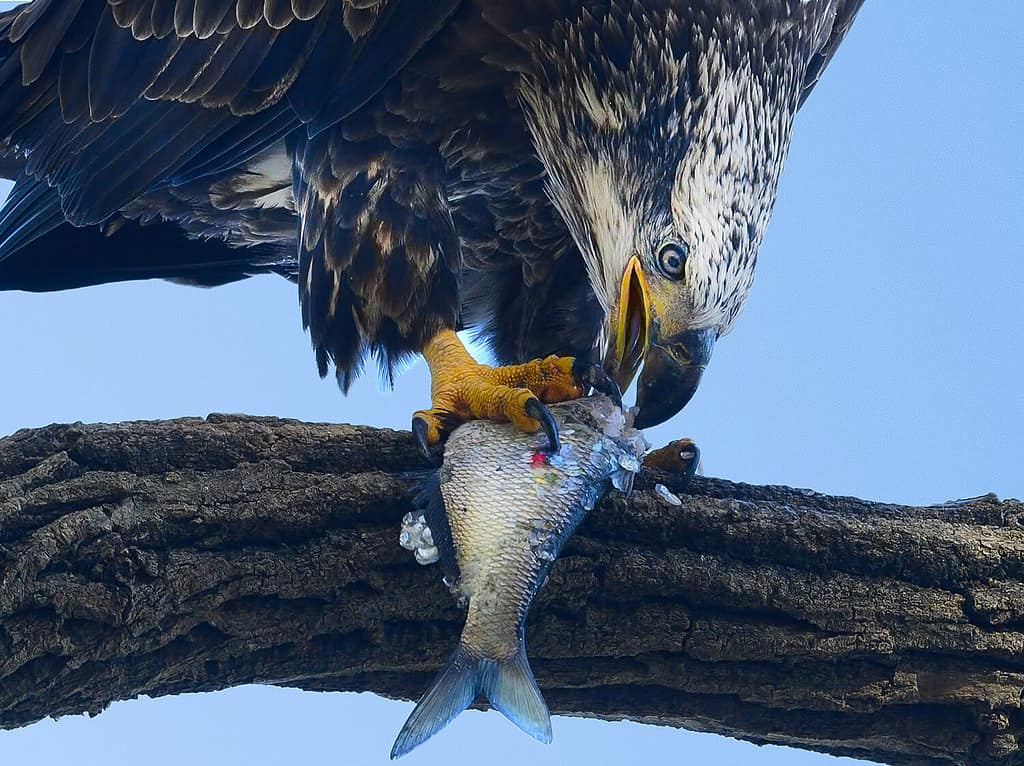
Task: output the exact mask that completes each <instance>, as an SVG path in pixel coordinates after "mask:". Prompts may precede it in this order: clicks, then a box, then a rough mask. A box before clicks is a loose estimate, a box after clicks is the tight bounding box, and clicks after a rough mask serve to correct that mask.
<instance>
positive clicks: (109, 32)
mask: <svg viewBox="0 0 1024 766" xmlns="http://www.w3.org/2000/svg"><path fill="white" fill-rule="evenodd" d="M456 5H457V0H440V1H439V2H427V1H426V0H33V2H31V3H29V4H27V5H24V6H19V7H18V8H16V9H14V10H13V11H10V12H8V13H7V14H4V15H3V16H0V151H4V150H10V149H12V148H14V149H17V150H19V151H27V152H31V154H32V155H33V156H32V159H31V161H30V162H29V163H28V165H27V166H26V170H27V172H28V173H29V175H30V176H31V177H33V178H35V179H38V180H40V181H44V182H45V183H47V184H48V185H50V186H52V187H54V188H55V189H56V193H57V194H59V197H60V207H61V209H62V211H63V214H64V216H65V217H66V218H67V219H68V220H70V221H71V222H72V223H75V224H79V225H84V224H92V223H97V222H99V221H101V220H103V219H104V218H106V217H107V216H109V215H110V214H112V213H113V212H114V211H116V210H118V209H119V208H120V207H122V206H124V205H125V204H127V203H129V202H130V201H131V200H133V199H134V198H136V197H138V196H139V195H141V194H143V193H145V192H146V191H148V190H149V189H152V188H154V187H156V186H159V185H160V184H162V183H167V182H168V181H170V180H171V179H178V178H181V177H188V176H189V175H190V173H194V172H195V171H196V170H197V169H198V168H206V163H208V162H209V161H210V159H211V157H212V156H214V155H215V156H216V158H217V162H218V166H217V167H218V168H224V167H230V166H231V165H232V163H234V164H238V163H240V162H243V161H245V160H246V159H248V158H249V157H251V156H253V155H254V154H255V153H257V152H259V151H261V150H262V149H264V148H266V146H269V145H271V144H273V143H274V142H276V141H277V140H279V139H280V137H281V136H282V135H284V133H286V132H288V131H289V130H291V129H294V128H295V127H298V126H299V125H300V124H301V122H302V121H307V122H308V121H311V120H314V119H315V120H316V121H317V124H318V125H319V126H320V127H321V128H322V127H324V126H328V125H330V124H333V123H334V122H336V121H337V120H338V119H340V118H341V117H343V116H344V115H345V114H346V113H347V111H350V110H351V109H353V108H355V107H358V106H359V105H360V104H361V103H362V102H364V101H365V100H366V98H369V97H372V95H374V94H375V93H377V92H378V91H379V90H380V89H381V88H382V87H383V86H384V84H385V83H386V81H387V80H388V79H389V78H390V77H391V76H392V75H393V73H394V72H395V71H397V69H398V68H400V67H401V66H402V65H403V64H404V62H405V61H408V59H409V58H411V56H412V55H413V54H414V53H415V52H416V51H417V50H418V49H419V48H420V47H422V45H423V44H424V43H425V42H426V41H427V40H428V39H430V37H431V36H432V35H433V33H434V32H435V31H436V30H437V29H438V28H439V27H440V26H441V24H442V23H443V22H444V20H445V19H446V18H447V16H448V15H449V14H450V13H451V12H452V10H453V9H454V7H455V6H456ZM261 131H265V132H266V135H264V136H262V138H256V137H259V136H260V133H261ZM140 135H144V137H145V140H144V142H140V141H139V137H140ZM133 143H134V144H135V145H136V149H137V151H135V152H133V153H128V152H125V151H124V149H125V146H126V145H131V144H133ZM39 147H47V149H48V151H46V152H44V153H42V154H37V152H36V149H37V148H39ZM58 147H59V148H58ZM115 166H116V169H114V167H115ZM23 217H24V216H22V217H21V218H19V219H18V220H19V221H21V219H22V218H23ZM7 233H8V232H6V231H5V230H4V228H3V227H2V226H0V241H2V240H3V239H4V236H5V234H7ZM0 257H2V256H0Z"/></svg>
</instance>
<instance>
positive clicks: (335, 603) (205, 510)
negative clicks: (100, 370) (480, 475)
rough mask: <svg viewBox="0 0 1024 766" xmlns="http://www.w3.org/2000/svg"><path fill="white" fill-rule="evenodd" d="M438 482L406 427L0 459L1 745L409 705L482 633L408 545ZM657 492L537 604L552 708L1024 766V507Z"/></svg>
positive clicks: (271, 423)
mask: <svg viewBox="0 0 1024 766" xmlns="http://www.w3.org/2000/svg"><path fill="white" fill-rule="evenodd" d="M425 467H426V466H425V465H424V464H423V463H422V461H421V459H420V458H419V457H418V455H417V453H416V451H415V449H414V448H413V446H412V443H411V439H410V438H409V436H408V434H405V433H397V432H392V431H381V430H376V429H371V428H358V427H353V426H344V425H335V426H332V425H311V424H306V423H299V422H292V421H283V420H274V419H261V418H244V417H224V416H214V417H211V418H209V419H208V420H199V419H188V420H178V421H171V422H159V423H126V424H122V425H92V426H83V425H80V424H79V425H71V426H51V427H48V428H43V429H39V430H32V431H21V432H19V433H17V434H15V435H14V436H11V437H9V438H6V439H3V440H0V727H3V728H13V727H18V726H24V725H27V724H30V723H32V722H34V721H38V720H39V719H41V718H43V717H46V716H56V715H66V714H71V713H81V712H89V713H98V712H100V711H101V710H102V709H103V708H104V707H105V706H106V705H108V704H109V703H110V702H111V701H113V700H119V699H128V698H132V697H135V696H137V695H140V694H148V695H151V696H159V695H163V694H175V693H180V692H185V691H204V690H212V689H221V688H224V687H228V686H234V685H237V684H243V683H250V682H262V683H273V684H278V685H281V686H296V687H301V688H304V689H322V690H359V691H373V692H376V693H378V694H383V695H387V696H390V697H400V698H413V697H416V696H418V695H419V694H420V693H421V692H422V691H423V690H424V689H425V688H426V685H427V683H428V682H429V680H430V679H431V678H432V676H433V674H434V673H435V672H436V670H437V669H438V667H439V666H440V665H441V664H442V662H443V661H444V660H445V659H446V657H447V655H448V654H449V652H450V651H451V650H452V649H453V648H454V646H455V642H456V637H457V634H458V632H459V630H460V628H461V625H462V614H461V613H460V612H459V611H458V610H457V609H456V608H455V606H454V604H453V602H452V599H451V598H450V597H449V595H448V594H447V592H446V590H445V589H444V587H443V586H442V584H441V582H440V573H439V572H438V570H437V569H436V568H435V567H428V568H423V567H420V566H418V565H417V564H415V563H414V562H413V560H412V557H411V556H410V555H409V554H408V552H406V551H404V550H402V549H401V548H399V546H398V544H397V534H398V527H399V519H400V518H401V516H402V515H403V514H404V513H405V512H406V511H407V510H408V508H409V497H410V494H411V492H412V490H413V486H414V484H415V481H414V478H413V477H412V476H411V475H410V472H414V471H416V470H421V469H423V468H425ZM655 482H663V483H664V484H666V485H667V486H668V487H669V488H670V489H676V490H678V489H679V483H678V482H679V480H678V479H677V478H674V477H673V476H671V475H669V474H658V473H655V472H652V471H649V470H648V471H645V472H644V473H643V474H642V475H641V476H640V477H639V479H638V483H637V491H636V492H634V494H633V495H632V496H631V497H630V498H629V499H628V500H626V499H624V498H622V497H621V496H609V497H608V498H606V499H605V500H604V502H603V503H602V504H601V505H600V506H599V507H598V508H597V509H596V510H595V511H594V512H593V514H592V515H591V516H590V518H589V519H588V520H587V521H586V522H585V524H584V525H583V526H582V527H581V529H580V531H579V533H578V534H577V536H576V537H575V538H574V539H573V541H572V542H571V543H570V545H569V547H568V549H567V550H566V552H565V553H564V554H563V557H562V558H561V559H560V560H559V561H558V562H557V564H556V566H555V568H554V570H553V572H552V575H551V581H550V584H549V585H548V586H547V587H546V588H545V589H544V590H543V591H542V592H541V594H540V596H539V598H538V602H537V605H536V607H535V609H534V612H533V614H532V615H531V618H530V621H529V626H528V630H527V645H528V647H529V651H530V657H531V660H532V661H533V666H534V668H535V670H536V672H537V677H538V679H539V681H540V684H541V687H542V688H543V689H544V692H545V695H546V697H547V699H548V702H549V703H550V705H551V707H552V709H553V710H554V711H556V712H561V713H565V714H569V715H585V716H592V717H598V718H607V719H619V718H629V719H632V720H637V721H644V722H647V723H656V724H666V725H672V726H684V727H686V728H690V729H698V730H702V731H714V732H719V733H723V734H728V735H730V736H735V737H742V738H744V739H748V740H751V741H753V742H760V743H763V742H772V743H778V744H788V745H794V746H797V747H804V748H810V749H814V750H821V751H825V752H830V753H835V754H845V755H852V756H854V757H861V758H870V759H873V760H877V761H884V762H888V763H893V764H926V763H927V764H936V763H950V764H976V765H979V766H989V765H992V764H1024V755H1022V752H1024V751H1022V750H1021V737H1022V735H1024V714H1022V711H1021V698H1022V693H1024V526H1022V524H1024V504H1021V503H1020V502H1017V501H1002V502H1000V501H999V500H998V499H996V498H995V497H994V496H986V497H983V498H977V499H975V500H970V501H964V502H959V503H954V504H945V505H940V506H932V507H927V508H907V507H900V506H892V505H881V504H876V503H867V502H863V501H860V500H855V499H851V498H839V497H828V496H824V495H820V494H816V493H813V492H809V491H804V490H793V489H788V488H785V487H755V486H747V485H741V484H732V483H730V482H726V481H721V480H716V479H702V478H697V479H695V480H694V482H693V485H692V486H691V487H690V490H689V494H688V495H685V496H684V497H683V505H682V506H681V507H676V506H672V505H670V504H668V503H667V502H665V501H664V500H663V499H661V498H660V497H659V495H658V494H657V493H655V492H654V491H653V489H652V488H653V486H654V483H655ZM385 745H386V743H382V747H384V746H385Z"/></svg>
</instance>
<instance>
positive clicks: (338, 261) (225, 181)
mask: <svg viewBox="0 0 1024 766" xmlns="http://www.w3.org/2000/svg"><path fill="white" fill-rule="evenodd" d="M862 2H863V0H588V1H584V0H517V1H516V2H509V1H508V0H32V1H31V2H29V3H27V4H25V5H21V6H18V7H16V8H14V9H13V10H11V11H8V12H6V13H4V14H2V15H0V173H2V174H4V175H6V176H8V177H10V178H12V179H14V180H15V182H16V183H15V186H14V190H13V192H12V194H11V196H10V198H9V199H8V201H7V203H6V205H5V206H4V208H3V210H2V211H0V289H23V290H56V289H65V288H70V287H75V286H81V285H86V284H96V283H101V282H109V281H116V280H126V279H140V278H151V277H160V278H169V279H176V280H181V281H185V282H190V283H194V284H201V285H216V284H221V283H224V282H228V281H232V280H237V279H241V278H244V277H247V276H250V275H254V274H260V273H268V272H272V273H278V274H281V275H283V276H285V277H287V278H289V279H292V280H294V281H295V282H296V283H297V285H298V292H299V298H300V305H301V312H302V320H303V322H304V324H305V326H306V327H307V328H308V330H309V332H310V335H311V338H312V343H313V347H314V349H315V355H316V360H317V364H318V367H319V371H320V374H321V375H322V376H324V375H327V374H328V372H329V371H330V370H331V369H332V368H333V369H334V371H335V374H336V375H337V378H338V381H339V383H340V384H341V386H342V387H343V388H347V387H348V385H349V384H350V382H351V381H352V380H353V378H354V377H355V376H356V375H358V374H359V372H360V370H361V368H362V365H363V363H364V360H365V359H366V358H367V357H368V356H372V357H375V358H376V359H377V360H378V362H379V363H380V365H381V366H382V368H383V369H384V370H385V371H386V372H387V374H389V375H390V374H391V372H392V371H393V370H394V369H395V367H396V365H397V364H398V363H399V362H400V361H401V360H402V359H403V358H405V357H408V356H409V355H411V354H414V353H421V354H423V356H424V357H425V358H426V360H427V363H428V365H429V367H430V371H431V375H432V406H431V408H429V409H426V410H422V411H420V412H418V413H416V414H415V415H414V418H413V425H414V431H415V432H416V434H417V437H418V439H419V440H420V442H421V446H427V445H430V444H432V443H435V442H437V441H439V440H440V439H442V438H443V436H444V434H445V433H446V431H447V430H448V429H450V428H451V427H452V425H453V424H455V423H457V422H459V421H460V420H465V419H468V418H479V417H484V418H496V419H506V420H511V421H512V422H514V423H516V424H517V425H519V426H520V427H522V428H525V429H530V430H536V429H538V428H541V427H543V428H544V429H545V430H546V431H548V436H549V437H550V439H551V441H552V443H553V444H552V446H555V445H556V444H557V434H556V433H555V432H554V426H553V421H552V420H551V418H550V415H549V414H548V413H547V409H546V408H545V407H544V403H545V402H548V403H550V402H553V401H558V400H561V399H565V398H569V397H573V396H578V395H580V394H581V393H583V392H584V391H585V390H586V389H588V388H590V387H596V388H601V389H603V390H614V389H615V388H616V387H621V386H625V385H627V384H628V383H629V382H630V381H631V380H632V379H633V378H634V377H635V375H636V373H637V372H638V371H639V368H640V366H641V364H642V365H643V372H642V374H641V376H640V380H639V385H638V389H637V390H638V393H637V404H638V407H639V411H638V415H637V424H638V425H639V426H641V427H643V426H649V425H653V424H656V423H659V422H661V421H663V420H665V419H667V418H668V417H671V416H672V415H673V414H675V413H676V412H678V411H679V410H680V409H681V408H682V407H683V406H684V405H685V404H686V403H687V401H688V400H689V399H690V397H691V396H692V395H693V393H694V391H695V390H696V388H697V385H698V383H699V380H700V377H701V372H702V370H703V369H704V367H705V365H706V364H707V363H708V360H709V358H710V355H711V351H712V348H713V346H714V343H715V341H716V340H717V339H718V338H719V337H720V336H722V335H724V334H726V333H727V332H729V330H730V328H732V326H733V324H734V322H735V321H736V318H737V316H738V314H739V313H740V309H741V308H742V306H743V303H744V301H745V299H746V297H747V294H748V292H749V290H750V287H751V283H752V280H753V276H754V265H755V260H756V253H757V249H758V246H759V243H760V242H761V238H762V234H763V232H764V230H765V226H766V224H767V222H768V218H769V216H770V213H771V210H772V206H773V204H774V200H775V195H776V186H777V183H778V180H779V174H780V172H781V170H782V166H783V162H784V159H785V156H786V153H787V150H788V147H789V142H790V135H791V129H792V123H793V118H794V115H795V114H796V112H797V110H798V109H799V108H800V106H801V105H802V104H803V102H804V100H805V99H806V98H807V96H808V94H809V93H810V91H811V90H812V89H813V88H814V86H815V84H816V83H817V82H818V79H819V77H820V76H821V74H822V72H823V70H824V69H825V67H826V66H827V64H828V63H829V61H830V60H831V59H832V57H833V55H834V54H835V52H836V49H837V47H838V46H839V44H840V42H841V40H842V39H843V37H844V35H845V34H846V32H847V30H848V29H849V28H850V25H851V24H852V23H853V19H854V17H855V15H856V13H857V11H858V10H859V8H860V6H861V3H862ZM463 328H466V329H474V330H476V331H477V332H478V334H479V336H480V337H481V338H483V339H484V340H486V341H487V342H488V343H489V345H490V347H491V349H492V350H493V352H494V354H495V357H496V358H497V359H498V360H499V362H500V363H501V365H503V366H499V367H488V366H484V365H479V364H477V363H476V362H474V361H473V359H472V358H471V357H470V356H469V355H468V354H467V353H466V350H465V349H464V348H463V346H462V344H461V342H460V340H459V337H458V336H457V335H456V334H455V332H456V331H457V330H460V329H463Z"/></svg>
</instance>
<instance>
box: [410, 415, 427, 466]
mask: <svg viewBox="0 0 1024 766" xmlns="http://www.w3.org/2000/svg"><path fill="white" fill-rule="evenodd" d="M428 428H430V426H428V425H427V421H425V420H424V419H423V418H413V419H412V435H413V437H415V439H416V446H417V447H419V450H420V454H422V455H423V457H424V458H426V459H427V460H430V458H431V455H430V444H428V443H427V429H428Z"/></svg>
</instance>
